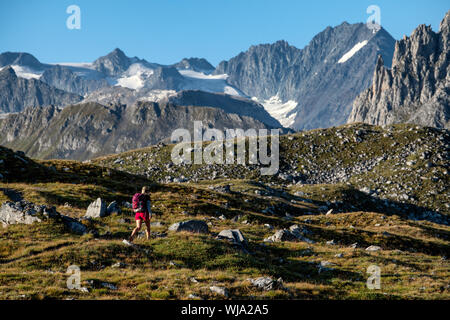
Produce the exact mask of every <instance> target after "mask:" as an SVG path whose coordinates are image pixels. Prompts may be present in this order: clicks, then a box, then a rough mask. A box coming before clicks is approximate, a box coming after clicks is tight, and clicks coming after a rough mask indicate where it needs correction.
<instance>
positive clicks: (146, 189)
mask: <svg viewBox="0 0 450 320" xmlns="http://www.w3.org/2000/svg"><path fill="white" fill-rule="evenodd" d="M149 191H150V188H149V187H147V186H145V187H142V192H141V193H147V192H149Z"/></svg>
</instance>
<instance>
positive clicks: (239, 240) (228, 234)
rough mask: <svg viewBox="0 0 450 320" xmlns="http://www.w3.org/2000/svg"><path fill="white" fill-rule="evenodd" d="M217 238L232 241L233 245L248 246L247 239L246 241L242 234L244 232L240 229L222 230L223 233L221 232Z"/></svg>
mask: <svg viewBox="0 0 450 320" xmlns="http://www.w3.org/2000/svg"><path fill="white" fill-rule="evenodd" d="M217 238H218V239H226V240H228V241H231V242H232V243H234V244H237V245H240V246H246V245H247V239H245V237H244V235H243V234H242V232H241V231H240V230H239V229H234V230H231V229H229V230H222V231H220V233H219V235H218V236H217Z"/></svg>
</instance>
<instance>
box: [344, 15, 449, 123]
mask: <svg viewBox="0 0 450 320" xmlns="http://www.w3.org/2000/svg"><path fill="white" fill-rule="evenodd" d="M449 33H450V11H449V12H447V14H446V15H445V18H444V20H443V21H442V22H441V25H440V31H439V32H438V33H435V32H433V30H432V29H431V27H430V26H425V25H420V26H419V27H418V28H417V29H416V30H414V32H413V33H412V34H411V36H410V37H409V38H407V37H406V36H405V37H404V38H403V40H400V41H397V42H396V44H395V53H394V58H393V61H392V68H391V69H388V68H386V67H385V66H384V65H383V64H384V62H383V59H382V58H378V62H377V65H376V68H375V72H374V77H373V83H372V86H371V87H370V88H369V89H367V90H366V91H364V92H363V93H361V94H360V95H359V96H358V97H357V98H356V99H355V101H354V104H353V110H352V113H351V115H350V117H349V119H348V122H349V123H351V122H366V123H370V124H377V125H387V124H393V123H400V122H408V123H415V124H420V125H424V126H432V127H440V128H446V129H449V128H450V121H449V120H450V63H449V62H450V50H449V48H450V42H449Z"/></svg>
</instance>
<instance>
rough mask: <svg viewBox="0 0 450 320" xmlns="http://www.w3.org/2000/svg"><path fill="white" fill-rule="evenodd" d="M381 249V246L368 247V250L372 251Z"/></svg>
mask: <svg viewBox="0 0 450 320" xmlns="http://www.w3.org/2000/svg"><path fill="white" fill-rule="evenodd" d="M379 250H381V247H379V246H370V247H367V248H366V251H372V252H374V251H379Z"/></svg>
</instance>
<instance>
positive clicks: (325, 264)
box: [318, 261, 336, 273]
mask: <svg viewBox="0 0 450 320" xmlns="http://www.w3.org/2000/svg"><path fill="white" fill-rule="evenodd" d="M335 265H336V264H335V263H333V262H329V261H320V263H319V266H318V268H319V273H321V272H324V271H333V270H334V268H330V267H332V266H335Z"/></svg>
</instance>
